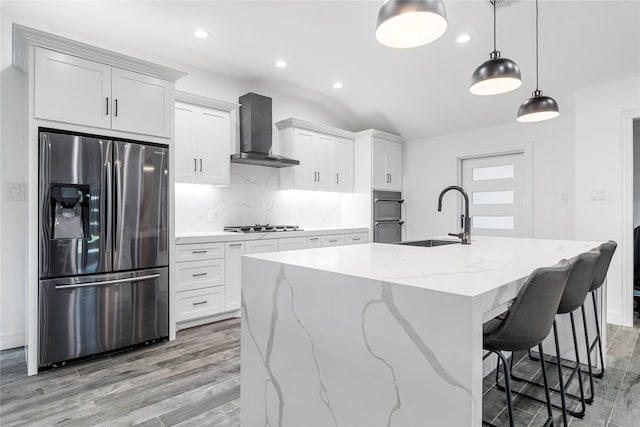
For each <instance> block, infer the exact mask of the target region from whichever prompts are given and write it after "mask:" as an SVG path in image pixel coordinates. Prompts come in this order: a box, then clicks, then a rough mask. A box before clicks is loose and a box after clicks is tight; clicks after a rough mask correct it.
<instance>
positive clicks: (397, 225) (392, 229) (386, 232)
mask: <svg viewBox="0 0 640 427" xmlns="http://www.w3.org/2000/svg"><path fill="white" fill-rule="evenodd" d="M402 224H404V221H387V222H374V224H373V241H374V242H378V243H395V242H399V241H401V240H402Z"/></svg>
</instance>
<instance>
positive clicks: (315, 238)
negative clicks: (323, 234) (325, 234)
mask: <svg viewBox="0 0 640 427" xmlns="http://www.w3.org/2000/svg"><path fill="white" fill-rule="evenodd" d="M319 239H320V238H319V237H309V240H313V241H314V242H315V241H316V240H319Z"/></svg>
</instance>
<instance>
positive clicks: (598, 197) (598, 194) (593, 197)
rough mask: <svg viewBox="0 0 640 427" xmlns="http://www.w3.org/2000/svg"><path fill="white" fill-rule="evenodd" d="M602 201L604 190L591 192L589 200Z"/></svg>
mask: <svg viewBox="0 0 640 427" xmlns="http://www.w3.org/2000/svg"><path fill="white" fill-rule="evenodd" d="M604 199H605V194H604V190H599V189H595V190H591V200H604Z"/></svg>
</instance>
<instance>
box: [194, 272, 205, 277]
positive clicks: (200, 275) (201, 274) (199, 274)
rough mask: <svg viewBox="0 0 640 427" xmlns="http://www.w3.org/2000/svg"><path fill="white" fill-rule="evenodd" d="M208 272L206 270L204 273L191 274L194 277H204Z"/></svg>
mask: <svg viewBox="0 0 640 427" xmlns="http://www.w3.org/2000/svg"><path fill="white" fill-rule="evenodd" d="M206 275H207V272H206V271H205V272H204V273H193V274H192V275H191V276H192V277H202V276H206Z"/></svg>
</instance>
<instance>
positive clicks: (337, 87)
mask: <svg viewBox="0 0 640 427" xmlns="http://www.w3.org/2000/svg"><path fill="white" fill-rule="evenodd" d="M342 87H343V85H342V83H340V82H335V83H334V84H333V88H334V89H342Z"/></svg>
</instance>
